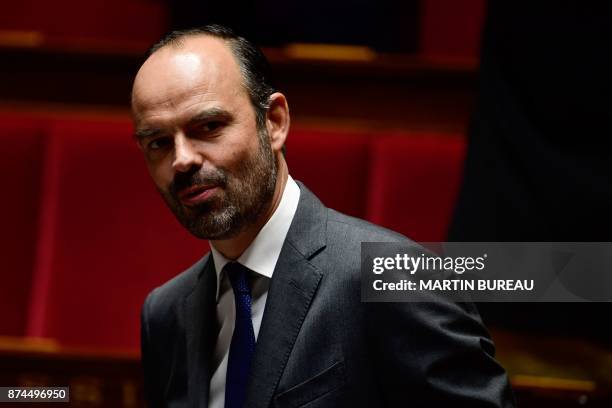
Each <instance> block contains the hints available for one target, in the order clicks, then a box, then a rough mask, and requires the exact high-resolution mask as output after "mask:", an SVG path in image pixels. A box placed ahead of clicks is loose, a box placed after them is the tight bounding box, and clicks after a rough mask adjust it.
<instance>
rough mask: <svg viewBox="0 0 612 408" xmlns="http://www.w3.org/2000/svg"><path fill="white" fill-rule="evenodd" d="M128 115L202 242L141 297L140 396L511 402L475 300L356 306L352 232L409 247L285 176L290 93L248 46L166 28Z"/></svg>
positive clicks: (188, 402)
mask: <svg viewBox="0 0 612 408" xmlns="http://www.w3.org/2000/svg"><path fill="white" fill-rule="evenodd" d="M132 110H133V115H134V121H135V126H136V136H137V139H138V143H139V146H140V147H141V149H142V151H143V153H144V156H145V159H146V162H147V166H148V169H149V172H150V174H151V176H152V179H153V181H154V182H155V184H156V186H157V188H158V189H159V191H160V193H161V194H162V196H163V197H164V199H165V201H166V203H167V204H168V206H169V207H170V209H171V210H172V211H173V212H174V214H175V215H176V217H177V218H178V220H179V221H180V222H181V223H182V224H183V225H184V226H185V227H186V228H187V229H188V230H189V231H190V232H191V233H193V234H194V235H195V236H196V237H199V238H203V239H208V240H209V241H210V244H211V253H210V254H208V255H206V256H205V257H204V258H202V259H201V260H200V261H199V262H197V263H196V264H195V265H193V266H192V267H190V268H189V269H188V270H186V271H184V272H183V273H181V274H179V275H177V276H176V277H175V278H173V279H172V280H170V281H169V282H167V283H166V284H164V285H162V286H161V287H158V288H157V289H155V290H154V291H153V292H151V294H150V295H149V296H148V297H147V300H146V301H145V304H144V307H143V311H142V358H143V365H144V371H145V393H146V397H147V400H148V401H149V403H150V404H151V406H155V407H163V406H168V407H187V406H189V407H196V406H197V407H206V406H208V407H241V406H244V407H262V408H263V407H270V406H273V407H299V406H304V407H306V406H308V407H378V406H390V407H399V406H413V407H418V406H450V405H453V406H470V407H501V406H504V407H507V406H512V405H513V402H512V396H511V392H510V389H509V385H508V381H507V377H506V374H505V372H504V370H503V368H501V367H500V366H499V364H498V363H497V362H496V361H495V360H494V358H493V353H494V348H493V344H492V342H491V341H490V339H489V338H488V335H487V333H486V330H485V329H484V327H483V326H482V323H481V321H480V319H479V317H478V313H477V311H476V310H475V308H474V306H473V305H472V304H470V303H453V302H449V301H446V300H443V299H437V298H433V297H432V298H429V299H423V300H427V302H415V303H412V302H411V303H362V302H361V298H360V293H361V292H360V285H361V284H360V244H361V242H362V241H378V242H380V241H387V242H405V243H406V244H407V245H413V246H414V247H415V250H416V245H415V244H412V243H410V242H409V241H408V240H407V239H406V238H404V237H402V236H400V235H398V234H395V233H393V232H391V231H388V230H385V229H383V228H380V227H377V226H374V225H371V224H368V223H367V222H365V221H361V220H358V219H354V218H351V217H348V216H345V215H342V214H340V213H338V212H336V211H333V210H331V209H328V208H326V207H324V206H323V204H321V202H320V201H319V200H318V199H317V198H316V197H315V196H314V195H313V194H312V193H311V192H309V191H308V189H307V188H306V187H305V186H303V185H302V184H299V183H297V182H295V181H294V180H293V179H292V178H291V177H290V176H289V172H288V167H287V163H286V161H285V158H284V153H283V146H284V142H285V139H286V137H287V134H288V130H289V109H288V105H287V101H286V99H285V97H284V96H283V94H281V93H279V92H275V90H274V88H273V87H272V86H271V85H270V82H269V74H268V73H267V63H266V61H265V58H264V57H263V55H262V54H261V53H260V51H259V50H258V49H257V48H255V47H254V46H253V45H252V44H251V43H249V42H248V41H247V40H245V39H244V38H241V37H238V36H236V35H235V34H234V33H232V32H231V31H230V30H228V29H226V28H223V27H219V26H207V27H205V28H202V29H199V30H190V31H184V32H175V33H173V34H170V35H169V36H168V37H166V38H165V39H163V40H162V41H161V42H160V43H158V44H157V45H156V46H154V47H153V48H152V50H151V52H150V55H149V56H148V58H147V59H146V61H145V62H144V64H143V65H142V67H141V68H140V70H139V72H138V74H137V76H136V79H135V81H134V87H133V91H132ZM313 165H314V164H313ZM330 182H333V174H331V175H330Z"/></svg>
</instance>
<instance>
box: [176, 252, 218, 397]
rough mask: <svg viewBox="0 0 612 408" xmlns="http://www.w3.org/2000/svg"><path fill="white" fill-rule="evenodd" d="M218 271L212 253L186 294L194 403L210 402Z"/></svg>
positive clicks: (188, 350) (186, 320)
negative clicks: (193, 285) (193, 286)
mask: <svg viewBox="0 0 612 408" xmlns="http://www.w3.org/2000/svg"><path fill="white" fill-rule="evenodd" d="M216 279H217V276H216V273H215V267H214V263H213V262H212V257H211V256H210V255H209V256H208V259H207V261H206V263H205V265H204V268H203V270H202V272H201V274H200V278H199V280H198V282H197V284H196V288H195V289H194V291H193V292H191V294H189V295H188V296H187V297H186V298H185V306H184V316H185V321H184V322H185V337H186V341H187V345H186V346H187V356H188V359H187V373H188V378H189V379H188V381H189V389H188V393H189V401H190V406H193V407H206V406H208V394H209V386H210V377H211V376H212V372H211V369H210V366H211V359H212V353H213V350H214V347H215V344H216V341H217V334H218V328H217V318H216V315H215V305H216V299H215V297H216V285H217V283H216Z"/></svg>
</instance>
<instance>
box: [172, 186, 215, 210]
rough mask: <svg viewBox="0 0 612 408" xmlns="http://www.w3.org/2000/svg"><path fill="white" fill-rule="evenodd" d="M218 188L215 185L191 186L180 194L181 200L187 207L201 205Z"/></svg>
mask: <svg viewBox="0 0 612 408" xmlns="http://www.w3.org/2000/svg"><path fill="white" fill-rule="evenodd" d="M216 190H217V186H213V185H208V186H206V185H199V186H191V187H187V188H185V189H183V190H181V191H180V192H179V194H178V196H179V200H180V201H181V203H183V204H184V205H186V206H194V205H198V204H201V203H203V202H205V201H207V200H208V199H210V197H211V196H212V195H213V194H214V193H215V191H216Z"/></svg>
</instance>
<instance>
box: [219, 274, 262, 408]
mask: <svg viewBox="0 0 612 408" xmlns="http://www.w3.org/2000/svg"><path fill="white" fill-rule="evenodd" d="M223 270H224V271H225V273H226V274H227V276H228V278H229V280H230V282H231V284H232V289H233V290H234V301H235V303H236V325H235V326H234V334H233V335H232V342H231V344H230V350H229V357H228V362H227V375H226V378H225V408H243V407H244V401H245V399H246V390H247V384H248V380H249V372H250V368H251V360H252V359H253V354H254V353H255V332H254V331H253V321H252V320H251V289H250V287H249V282H248V274H249V269H248V268H247V267H245V266H243V265H241V264H239V263H237V262H229V263H228V264H227V265H225V267H224V268H223Z"/></svg>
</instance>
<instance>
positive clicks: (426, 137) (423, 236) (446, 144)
mask: <svg viewBox="0 0 612 408" xmlns="http://www.w3.org/2000/svg"><path fill="white" fill-rule="evenodd" d="M464 143H465V142H464V139H463V138H462V137H460V136H457V135H437V134H426V133H421V134H411V135H395V136H388V137H385V138H381V139H378V140H376V143H375V147H374V149H373V158H372V171H371V187H370V192H371V195H370V202H369V208H368V218H369V219H370V220H371V221H372V222H374V223H377V224H380V225H383V226H385V227H388V228H391V229H393V230H396V231H398V232H401V233H402V234H404V235H406V236H408V237H410V238H412V239H414V240H417V241H419V242H438V241H444V240H445V239H446V233H447V230H448V226H449V223H450V219H451V215H452V211H453V208H454V204H455V200H456V197H457V194H458V190H459V184H460V182H461V173H462V163H463V156H464V150H465V146H464Z"/></svg>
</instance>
